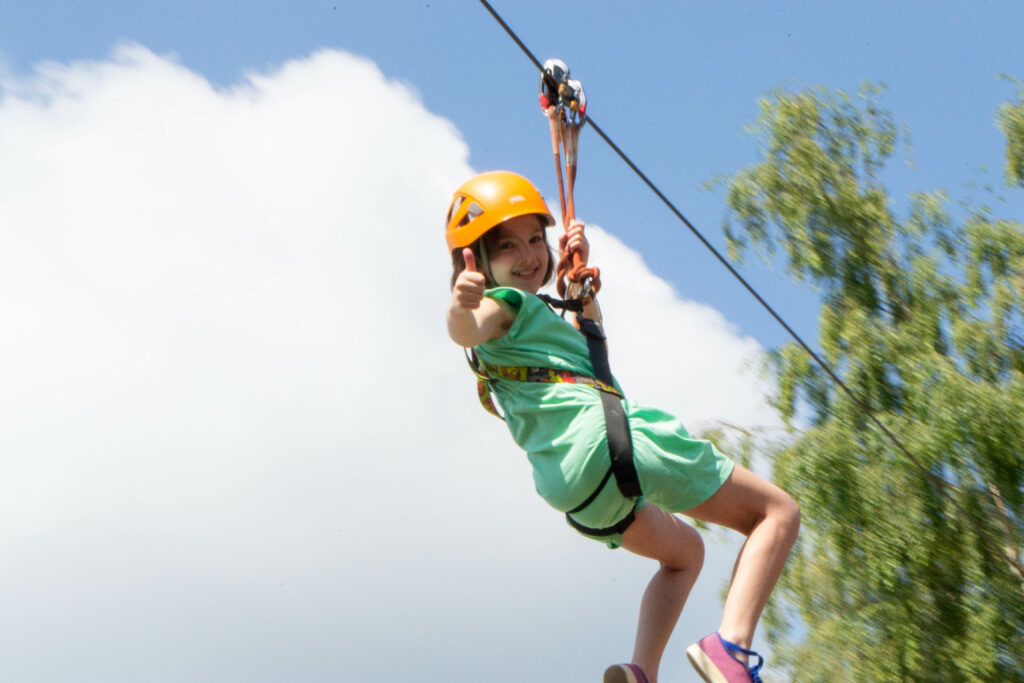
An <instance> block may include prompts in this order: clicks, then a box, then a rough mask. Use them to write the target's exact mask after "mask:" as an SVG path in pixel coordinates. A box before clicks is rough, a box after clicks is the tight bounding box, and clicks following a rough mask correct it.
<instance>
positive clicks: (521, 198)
mask: <svg viewBox="0 0 1024 683" xmlns="http://www.w3.org/2000/svg"><path fill="white" fill-rule="evenodd" d="M525 201H526V197H524V196H523V195H521V194H516V195H512V196H511V197H509V198H508V203H509V204H515V203H517V202H525Z"/></svg>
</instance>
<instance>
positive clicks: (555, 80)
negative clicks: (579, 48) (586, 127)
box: [537, 59, 587, 126]
mask: <svg viewBox="0 0 1024 683" xmlns="http://www.w3.org/2000/svg"><path fill="white" fill-rule="evenodd" d="M537 90H538V95H537V99H538V100H539V101H540V107H541V109H542V110H544V113H545V115H546V114H547V111H548V109H549V108H551V107H555V108H556V109H557V110H559V112H560V114H561V116H560V117H559V118H560V119H561V120H562V121H564V122H566V123H568V124H570V125H575V126H580V125H582V124H583V120H584V119H585V118H586V115H587V96H586V94H585V93H584V92H583V84H581V83H580V82H579V81H578V80H576V79H573V78H569V67H568V66H566V64H565V62H563V61H562V60H560V59H549V60H547V61H546V62H544V71H543V73H541V75H540V84H539V85H538V88H537Z"/></svg>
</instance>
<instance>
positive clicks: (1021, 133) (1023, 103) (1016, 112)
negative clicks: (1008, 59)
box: [999, 79, 1024, 187]
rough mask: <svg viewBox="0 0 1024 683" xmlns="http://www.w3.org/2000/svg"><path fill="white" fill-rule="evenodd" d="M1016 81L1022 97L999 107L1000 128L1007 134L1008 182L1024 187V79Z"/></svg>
mask: <svg viewBox="0 0 1024 683" xmlns="http://www.w3.org/2000/svg"><path fill="white" fill-rule="evenodd" d="M1011 80H1012V79H1011ZM1014 82H1015V83H1016V84H1017V85H1018V86H1019V87H1020V94H1019V98H1020V99H1019V100H1018V101H1017V102H1012V103H1011V102H1007V103H1005V104H1003V105H1002V106H1001V107H999V128H1000V129H1001V130H1002V131H1003V135H1005V136H1006V182H1007V184H1010V185H1020V186H1022V187H1024V81H1014Z"/></svg>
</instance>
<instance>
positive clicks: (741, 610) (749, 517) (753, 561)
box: [685, 465, 800, 649]
mask: <svg viewBox="0 0 1024 683" xmlns="http://www.w3.org/2000/svg"><path fill="white" fill-rule="evenodd" d="M685 514H686V515H688V516H690V517H693V518H695V519H700V520H703V521H706V522H710V523H712V524H718V525H721V526H725V527H728V528H730V529H734V530H736V531H739V532H740V533H742V534H744V535H745V536H746V537H747V540H746V542H745V543H744V544H743V547H742V548H741V549H740V554H739V557H737V558H736V565H735V566H734V567H733V572H732V581H731V583H730V585H729V594H728V595H727V596H726V599H725V608H724V610H723V613H722V624H721V626H720V627H719V633H721V635H722V637H723V638H725V639H726V640H730V641H732V642H734V643H736V644H737V645H740V646H741V647H744V648H748V649H749V648H750V644H751V641H752V640H753V638H754V629H755V628H756V627H757V622H758V620H759V619H760V618H761V613H762V612H763V611H764V608H765V605H766V604H767V603H768V597H769V596H770V595H771V592H772V589H774V588H775V584H776V582H777V581H778V579H779V576H780V575H781V574H782V568H783V566H784V565H785V564H786V559H787V558H788V557H789V551H790V550H791V549H792V547H793V543H795V542H796V536H797V532H798V531H799V529H800V508H798V507H797V504H796V502H795V501H794V500H793V499H792V498H791V497H790V496H789V494H788V493H786V492H785V491H783V490H782V489H780V488H779V487H778V486H776V485H775V484H772V483H771V482H769V481H766V480H764V479H762V478H761V477H759V476H757V475H756V474H754V473H753V472H751V471H750V470H748V469H746V468H745V467H742V466H740V465H736V467H735V468H734V469H733V472H732V474H730V475H729V478H728V479H727V480H726V481H725V483H724V484H722V486H721V488H719V489H718V491H716V492H715V494H714V495H712V496H711V497H710V498H708V499H707V500H706V501H704V502H703V503H701V504H700V505H698V506H697V507H695V508H693V509H692V510H688V511H687V512H686V513H685Z"/></svg>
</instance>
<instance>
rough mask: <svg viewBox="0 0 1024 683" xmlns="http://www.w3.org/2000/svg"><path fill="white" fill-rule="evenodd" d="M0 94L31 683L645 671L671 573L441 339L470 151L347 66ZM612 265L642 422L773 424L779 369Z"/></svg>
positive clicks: (11, 443) (48, 78) (7, 624)
mask: <svg viewBox="0 0 1024 683" xmlns="http://www.w3.org/2000/svg"><path fill="white" fill-rule="evenodd" d="M0 87H2V89H0V321H2V325H3V329H4V333H3V334H2V335H0V547H2V548H3V552H2V553H0V604H3V605H4V616H5V618H4V619H3V620H2V621H0V640H3V642H4V643H5V650H6V652H7V654H6V655H5V657H4V659H3V660H0V678H3V679H5V680H8V679H9V680H68V679H74V680H104V681H110V680H126V681H127V680H143V679H144V680H173V681H179V680H218V681H219V680H247V681H259V680H327V679H331V680H358V679H361V678H369V677H370V676H373V677H374V678H385V679H387V680H402V681H406V680H409V681H411V680H423V681H432V680H447V675H448V672H450V671H451V670H452V667H459V668H463V667H465V668H466V670H468V671H473V672H474V674H473V676H472V677H473V678H474V679H479V680H504V679H511V678H517V677H525V675H524V676H519V675H518V674H517V673H516V672H520V671H530V670H532V669H534V668H535V667H536V666H538V664H541V663H543V665H544V666H545V667H547V669H548V670H550V671H551V672H552V677H558V678H559V679H560V680H591V679H593V678H595V677H596V675H598V674H599V673H600V671H601V669H602V667H603V666H604V665H605V664H607V663H608V662H606V661H605V659H606V658H607V657H612V658H623V659H624V658H627V657H628V654H629V652H630V651H631V648H632V630H633V625H634V620H635V610H636V605H637V604H638V601H639V596H640V593H641V591H642V588H643V585H644V582H645V580H646V578H647V575H648V574H649V573H650V571H652V567H650V566H648V564H647V563H645V562H643V561H640V560H637V559H635V558H632V557H630V556H628V555H627V554H626V553H624V552H616V553H611V552H609V551H607V550H604V549H603V548H601V547H599V546H598V545H597V544H594V543H591V542H587V541H585V540H583V539H579V538H578V537H576V536H575V535H574V534H573V533H572V532H571V531H569V530H568V529H567V528H566V527H565V526H564V524H563V522H561V520H560V518H559V516H558V514H557V513H555V512H553V511H551V510H549V509H548V508H546V507H545V506H544V505H543V503H542V502H541V501H540V499H539V498H537V497H536V496H534V495H533V494H532V485H531V480H530V473H529V468H528V466H527V464H526V461H525V458H523V457H522V456H521V454H520V453H518V452H517V451H516V449H515V447H514V446H513V444H512V443H511V440H510V439H509V438H507V435H506V433H505V431H504V427H503V426H502V425H501V424H500V423H499V422H498V421H497V420H493V419H492V418H489V417H488V416H487V415H486V414H485V413H483V412H482V411H481V410H480V409H479V407H478V406H477V404H476V399H475V395H474V388H473V380H472V377H471V376H470V374H469V373H468V371H467V370H466V368H465V364H464V361H463V360H462V359H461V357H460V353H459V351H458V349H457V348H455V347H454V346H453V345H452V344H451V343H450V342H449V341H448V340H447V337H446V335H445V332H444V327H443V307H444V304H445V301H446V298H447V280H448V277H449V273H448V267H447V264H446V259H445V256H444V253H443V246H442V245H443V242H442V238H441V227H440V223H441V220H440V216H441V215H442V214H443V211H444V210H445V208H446V207H447V201H448V198H449V196H450V192H451V191H452V189H453V188H454V187H455V186H457V185H458V184H459V183H460V182H461V181H462V180H464V179H465V178H466V177H467V176H468V175H469V174H471V173H472V170H471V169H470V168H469V167H468V165H467V162H466V160H467V158H468V150H467V148H466V145H465V143H464V142H463V141H462V139H461V138H460V136H459V133H458V131H457V130H455V128H454V127H453V126H452V125H451V123H449V122H448V121H445V120H443V119H441V118H439V117H436V116H433V115H431V114H430V113H429V112H427V111H425V110H424V109H423V107H422V105H421V104H420V103H419V101H418V99H417V98H416V96H415V95H414V94H413V93H411V92H410V90H409V89H408V88H407V87H406V86H403V85H401V84H397V83H394V82H391V81H388V80H387V79H386V78H385V77H384V76H383V75H382V74H381V73H380V72H379V70H378V69H377V68H376V66H375V65H373V64H372V63H371V62H369V61H367V60H364V59H361V58H357V57H353V56H351V55H347V54H344V53H340V52H333V51H324V52H319V53H317V54H315V55H313V56H311V57H310V58H308V59H301V60H295V61H292V62H289V63H287V64H285V65H283V66H282V67H280V68H279V69H276V70H274V71H272V72H270V73H265V74H254V75H251V76H248V77H247V78H246V79H245V81H244V83H242V84H240V85H239V86H237V87H235V88H231V89H227V90H217V89H214V88H213V87H211V85H210V84H209V83H208V82H207V81H205V80H204V79H203V78H202V77H201V76H199V75H197V74H195V73H192V72H190V71H189V70H187V69H185V68H184V67H182V66H181V65H180V64H178V63H176V62H175V61H174V60H173V59H170V58H166V57H161V56H157V55H154V54H152V53H151V52H149V51H147V50H146V49H144V48H142V47H139V46H136V45H124V46H121V47H119V48H117V49H116V50H115V51H114V53H113V55H112V56H111V58H110V59H109V60H106V61H102V62H89V63H76V64H71V65H61V64H44V65H40V66H39V67H38V69H37V71H36V72H35V73H34V74H32V75H30V76H27V77H21V78H18V77H14V76H11V75H9V74H5V75H3V76H2V77H0ZM397 158H400V159H401V163H396V159H397ZM592 241H593V244H594V255H595V260H596V261H597V262H599V264H600V265H601V266H602V268H603V270H604V272H605V278H606V282H607V284H606V290H605V293H604V294H603V301H604V308H605V314H606V318H607V319H608V328H609V333H610V334H611V335H613V347H612V348H613V353H614V354H615V355H614V365H615V367H616V369H617V371H618V374H619V375H620V379H622V381H623V383H624V384H625V385H626V387H627V389H628V390H629V391H630V392H631V393H632V394H633V395H635V396H636V397H637V398H638V399H639V400H641V401H642V402H646V403H653V404H655V405H659V406H661V407H665V408H667V409H670V410H674V411H677V412H679V413H680V414H682V415H684V416H692V417H693V418H695V419H699V420H710V419H715V418H724V419H728V420H730V421H734V422H739V423H742V424H752V423H756V424H763V423H765V422H766V421H771V420H772V419H773V418H772V417H771V416H770V413H769V412H768V410H767V408H766V407H765V405H764V402H763V400H762V399H761V397H760V396H759V393H758V390H757V388H756V386H755V384H754V382H753V380H752V378H751V376H750V375H749V374H741V373H740V372H739V371H738V370H737V368H739V367H740V366H741V365H742V363H743V362H745V359H747V358H748V357H749V356H750V354H752V353H754V352H756V351H757V350H758V349H757V345H756V344H755V343H754V342H753V341H752V340H749V339H742V338H739V337H738V335H737V333H736V330H735V329H734V328H732V327H731V326H730V325H729V324H728V323H727V322H726V321H725V320H724V318H722V316H720V315H719V314H718V313H716V312H715V311H713V310H709V309H706V308H704V307H701V306H697V305H695V304H693V303H691V302H687V301H683V300H681V299H679V298H678V297H677V296H676V295H675V294H674V293H673V292H672V291H671V289H670V288H669V287H668V286H667V285H666V284H665V283H664V282H663V281H661V280H659V279H658V278H656V277H655V276H653V275H652V274H651V273H650V272H649V271H648V270H647V269H646V267H645V266H644V265H643V263H642V261H641V260H640V258H639V256H638V255H637V254H635V253H634V252H631V251H630V250H629V249H628V248H627V247H625V246H624V245H622V244H621V243H620V242H618V241H617V240H615V239H614V238H612V237H610V236H609V235H607V234H606V233H604V232H603V231H601V230H600V229H599V228H595V229H594V230H593V234H592ZM722 557H724V556H722ZM725 561H727V559H721V558H718V559H716V556H714V555H712V557H711V558H710V559H709V563H710V564H712V565H714V566H709V567H707V568H706V574H709V575H710V576H708V577H705V578H703V579H702V582H701V583H699V584H698V591H697V592H696V593H695V598H694V600H693V604H692V605H690V606H689V607H688V610H687V613H686V615H684V623H681V624H680V628H679V629H678V631H677V634H678V635H677V641H678V639H683V640H682V641H678V642H676V644H675V645H674V646H673V647H675V653H674V655H673V657H674V660H673V661H671V662H670V661H666V665H665V669H664V670H663V672H664V673H665V675H666V676H668V675H670V674H671V672H672V671H683V670H685V665H684V663H683V662H684V660H683V658H682V656H681V648H680V644H682V645H685V644H686V642H688V640H686V639H689V638H692V637H696V636H699V635H703V633H704V632H706V631H707V630H709V626H708V623H709V621H710V620H712V619H717V617H716V616H715V615H716V613H717V600H716V596H717V590H718V586H719V584H720V582H721V580H722V572H723V571H726V570H725V569H723V566H724V565H723V564H722V563H723V562H725ZM716 563H717V564H716ZM701 592H703V595H701ZM55 653H56V654H55ZM595 653H598V654H597V658H596V659H595ZM479 672H485V673H479ZM488 672H491V673H493V675H490V673H488Z"/></svg>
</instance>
